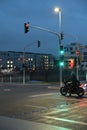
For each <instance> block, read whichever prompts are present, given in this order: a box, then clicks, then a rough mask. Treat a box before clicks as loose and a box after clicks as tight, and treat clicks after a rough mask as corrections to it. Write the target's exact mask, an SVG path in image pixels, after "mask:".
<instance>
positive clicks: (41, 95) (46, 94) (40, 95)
mask: <svg viewBox="0 0 87 130" xmlns="http://www.w3.org/2000/svg"><path fill="white" fill-rule="evenodd" d="M54 94H56V93H45V94H37V95H32V96H29V97H43V96H49V95H54Z"/></svg>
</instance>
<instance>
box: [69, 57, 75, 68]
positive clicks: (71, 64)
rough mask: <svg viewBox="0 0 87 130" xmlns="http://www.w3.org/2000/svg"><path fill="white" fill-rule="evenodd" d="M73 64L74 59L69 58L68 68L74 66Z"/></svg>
mask: <svg viewBox="0 0 87 130" xmlns="http://www.w3.org/2000/svg"><path fill="white" fill-rule="evenodd" d="M74 65H75V63H74V59H69V60H68V68H69V69H72V68H74Z"/></svg>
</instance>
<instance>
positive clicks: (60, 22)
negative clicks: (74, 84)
mask: <svg viewBox="0 0 87 130" xmlns="http://www.w3.org/2000/svg"><path fill="white" fill-rule="evenodd" d="M54 11H55V12H56V13H58V21H59V22H58V24H59V37H58V38H59V46H60V48H59V49H61V46H62V42H61V40H62V39H61V34H62V13H61V9H60V8H58V7H56V8H55V9H54ZM59 51H60V50H59ZM60 58H61V54H60ZM61 86H62V66H60V87H61Z"/></svg>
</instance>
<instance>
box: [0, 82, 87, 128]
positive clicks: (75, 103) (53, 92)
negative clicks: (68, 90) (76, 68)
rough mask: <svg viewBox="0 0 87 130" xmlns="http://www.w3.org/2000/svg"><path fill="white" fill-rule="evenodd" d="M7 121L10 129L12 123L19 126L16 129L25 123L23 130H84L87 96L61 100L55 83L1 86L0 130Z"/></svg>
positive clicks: (86, 115)
mask: <svg viewBox="0 0 87 130" xmlns="http://www.w3.org/2000/svg"><path fill="white" fill-rule="evenodd" d="M8 119H9V120H8ZM6 120H7V122H8V123H7V124H9V126H10V127H11V124H12V122H13V120H14V121H15V123H14V124H21V125H15V126H14V129H15V130H17V128H18V129H19V126H22V124H23V123H22V121H24V122H25V121H26V122H27V123H25V125H26V126H27V124H28V129H26V130H34V128H33V127H35V126H36V127H35V128H36V129H37V130H40V129H41V130H43V129H44V130H48V129H50V130H86V129H87V96H86V95H84V97H83V98H78V96H77V95H72V97H68V96H67V97H63V96H62V95H61V94H60V93H59V86H58V85H57V84H46V83H39V84H35V83H34V84H32V83H31V84H29V85H25V86H23V85H16V84H0V122H1V123H0V126H1V127H0V130H5V129H1V128H2V124H4V125H5V124H6ZM16 120H17V121H19V120H20V121H19V123H17V122H16ZM2 122H3V123H2ZM37 124H39V125H40V128H39V127H37ZM29 126H30V128H29ZM31 126H32V128H31ZM7 127H8V126H7ZM7 127H6V130H10V129H7ZM22 128H23V127H22ZM22 128H21V130H22ZM11 130H13V129H12V127H11ZM19 130H20V129H19Z"/></svg>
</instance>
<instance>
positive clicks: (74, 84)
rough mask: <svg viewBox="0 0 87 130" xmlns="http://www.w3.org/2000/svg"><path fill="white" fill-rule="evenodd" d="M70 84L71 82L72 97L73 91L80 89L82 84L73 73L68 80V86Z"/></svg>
mask: <svg viewBox="0 0 87 130" xmlns="http://www.w3.org/2000/svg"><path fill="white" fill-rule="evenodd" d="M68 82H71V85H69V86H68V87H69V96H71V91H72V89H75V88H76V87H79V85H80V82H79V81H78V80H77V78H76V75H75V73H74V72H73V71H72V72H71V75H70V77H69V78H68V79H67V80H66V82H65V83H66V84H67V83H68Z"/></svg>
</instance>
